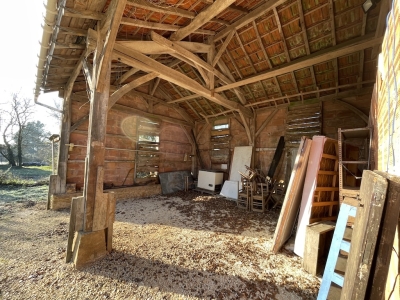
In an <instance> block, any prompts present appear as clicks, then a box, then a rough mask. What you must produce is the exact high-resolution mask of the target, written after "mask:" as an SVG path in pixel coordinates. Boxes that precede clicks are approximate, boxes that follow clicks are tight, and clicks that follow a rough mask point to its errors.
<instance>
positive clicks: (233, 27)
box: [214, 0, 286, 42]
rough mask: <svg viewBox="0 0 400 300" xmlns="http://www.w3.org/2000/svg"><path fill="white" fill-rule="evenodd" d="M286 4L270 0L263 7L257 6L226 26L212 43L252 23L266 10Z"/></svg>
mask: <svg viewBox="0 0 400 300" xmlns="http://www.w3.org/2000/svg"><path fill="white" fill-rule="evenodd" d="M284 2H286V0H270V1H268V2H266V3H264V4H263V5H261V6H259V7H258V8H256V9H255V10H253V11H251V12H249V13H248V14H247V15H245V16H244V17H242V18H240V19H239V20H237V21H236V22H234V23H233V24H231V25H229V26H227V27H226V28H225V29H224V30H222V31H220V32H219V33H218V34H217V35H215V37H214V41H215V42H217V41H219V40H221V39H223V38H224V37H225V36H227V35H228V34H229V33H230V32H231V31H232V30H238V29H240V28H242V27H243V26H246V25H247V24H248V23H250V22H252V21H254V20H255V19H257V18H258V17H260V16H262V15H263V14H265V13H266V12H267V11H268V10H270V9H271V8H273V7H276V6H278V5H280V4H282V3H284Z"/></svg>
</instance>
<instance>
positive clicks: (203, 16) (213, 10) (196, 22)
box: [170, 0, 235, 41]
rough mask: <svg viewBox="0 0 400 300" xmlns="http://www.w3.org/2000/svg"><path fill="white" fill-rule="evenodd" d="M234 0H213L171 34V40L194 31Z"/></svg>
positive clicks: (176, 39) (177, 39) (178, 39)
mask: <svg viewBox="0 0 400 300" xmlns="http://www.w3.org/2000/svg"><path fill="white" fill-rule="evenodd" d="M234 2H235V0H215V1H214V3H213V4H211V5H210V6H209V7H207V8H206V9H205V10H203V11H201V12H200V13H199V14H198V15H197V16H196V17H195V18H194V19H193V20H192V22H190V24H189V25H187V26H186V27H183V28H181V29H179V30H178V31H176V32H175V33H173V34H172V35H171V38H170V39H171V41H180V40H182V39H184V38H185V37H187V36H188V35H190V34H192V33H194V32H195V31H196V30H198V29H199V28H200V27H201V26H203V25H204V24H206V23H207V22H208V21H210V20H211V19H212V18H214V17H215V16H217V15H218V14H219V13H221V12H223V11H224V10H225V9H226V8H227V7H229V6H230V5H231V4H232V3H234Z"/></svg>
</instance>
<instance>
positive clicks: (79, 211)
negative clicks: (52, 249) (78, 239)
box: [65, 196, 84, 263]
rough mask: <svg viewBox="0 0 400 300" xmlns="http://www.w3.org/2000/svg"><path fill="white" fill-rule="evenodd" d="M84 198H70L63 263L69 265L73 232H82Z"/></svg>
mask: <svg viewBox="0 0 400 300" xmlns="http://www.w3.org/2000/svg"><path fill="white" fill-rule="evenodd" d="M83 204H84V198H83V196H80V197H74V198H72V202H71V213H70V220H69V231H68V242H67V251H66V258H65V261H66V262H67V263H69V262H70V261H71V259H72V253H73V250H74V249H73V246H72V244H73V240H74V235H75V231H79V230H82V228H83V210H84V207H83Z"/></svg>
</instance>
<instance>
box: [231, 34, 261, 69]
mask: <svg viewBox="0 0 400 300" xmlns="http://www.w3.org/2000/svg"><path fill="white" fill-rule="evenodd" d="M236 39H237V41H238V43H239V47H240V48H241V49H242V51H243V53H244V55H245V57H246V60H247V61H248V62H249V65H250V66H251V68H252V69H253V72H254V74H257V70H256V68H255V67H254V64H253V62H252V61H251V58H250V56H249V55H248V54H247V51H246V49H245V48H244V46H243V43H242V40H241V39H240V36H239V34H238V33H237V32H236Z"/></svg>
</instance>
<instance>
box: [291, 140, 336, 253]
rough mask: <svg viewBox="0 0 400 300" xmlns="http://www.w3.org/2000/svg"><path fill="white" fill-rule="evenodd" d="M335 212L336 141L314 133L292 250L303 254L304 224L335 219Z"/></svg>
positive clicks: (305, 225)
mask: <svg viewBox="0 0 400 300" xmlns="http://www.w3.org/2000/svg"><path fill="white" fill-rule="evenodd" d="M338 213H339V186H338V142H337V141H336V140H333V139H328V138H326V137H325V136H314V137H313V140H312V146H311V150H310V157H309V159H308V165H307V173H306V179H305V182H304V189H303V196H302V200H301V206H300V214H299V221H298V224H297V233H296V240H295V244H294V253H296V254H297V255H298V256H300V257H303V253H304V243H305V239H306V227H307V225H309V224H312V223H315V222H319V221H335V220H336V219H337V216H338Z"/></svg>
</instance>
